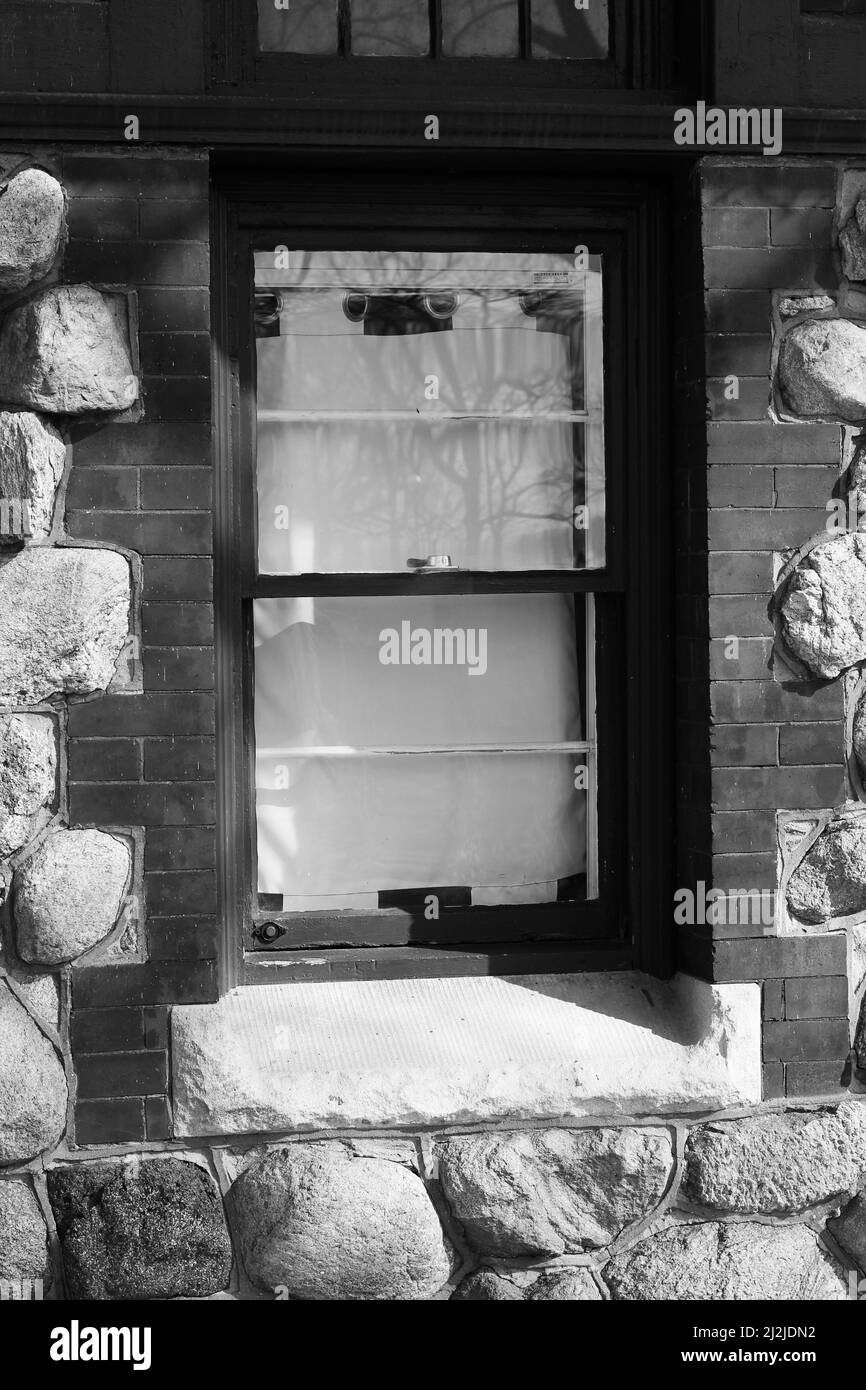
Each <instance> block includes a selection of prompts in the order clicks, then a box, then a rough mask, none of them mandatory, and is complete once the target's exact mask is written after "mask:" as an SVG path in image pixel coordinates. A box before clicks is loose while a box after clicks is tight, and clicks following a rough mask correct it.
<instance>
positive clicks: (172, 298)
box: [138, 287, 210, 333]
mask: <svg viewBox="0 0 866 1390" xmlns="http://www.w3.org/2000/svg"><path fill="white" fill-rule="evenodd" d="M138 308H139V322H140V324H141V331H142V332H143V333H201V332H206V331H207V330H208V328H209V327H210V293H209V291H208V290H205V289H168V288H163V287H160V288H159V289H147V288H145V289H142V290H141V291H140V292H139V297H138Z"/></svg>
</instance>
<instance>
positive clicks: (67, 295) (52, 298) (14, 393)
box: [0, 285, 138, 415]
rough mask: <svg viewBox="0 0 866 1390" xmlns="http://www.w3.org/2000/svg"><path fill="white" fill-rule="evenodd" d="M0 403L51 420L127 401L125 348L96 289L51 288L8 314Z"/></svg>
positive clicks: (132, 394) (130, 387)
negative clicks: (41, 413) (38, 412)
mask: <svg viewBox="0 0 866 1390" xmlns="http://www.w3.org/2000/svg"><path fill="white" fill-rule="evenodd" d="M0 399H2V400H5V401H7V402H9V403H11V404H13V405H23V406H29V407H31V408H33V409H36V410H45V411H47V412H48V413H49V414H51V415H76V414H80V413H82V412H83V413H90V412H92V411H105V410H112V411H117V410H126V409H128V407H129V406H131V405H134V404H135V402H136V401H137V400H138V381H137V380H136V377H135V374H134V372H133V370H132V363H131V361H130V357H129V346H128V343H127V342H126V341H125V338H124V335H123V334H122V333H121V331H120V328H119V326H118V321H117V318H116V316H115V315H114V314H113V313H112V310H111V307H110V306H109V304H108V303H107V301H106V299H105V298H104V296H103V295H101V294H100V293H99V291H98V290H95V289H93V287H92V286H91V285H58V286H54V287H52V288H51V289H47V290H43V291H42V293H41V294H38V295H36V296H34V298H33V299H29V300H27V302H26V303H25V304H21V305H19V306H18V307H16V308H14V309H12V310H11V311H10V312H9V314H8V315H7V316H6V319H5V320H4V323H3V326H2V329H0Z"/></svg>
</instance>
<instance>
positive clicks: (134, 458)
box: [73, 422, 211, 472]
mask: <svg viewBox="0 0 866 1390" xmlns="http://www.w3.org/2000/svg"><path fill="white" fill-rule="evenodd" d="M73 444H74V448H73V456H74V460H75V463H74V467H73V472H74V471H75V469H76V468H81V467H88V468H100V467H125V468H140V467H143V466H145V465H147V464H151V465H159V466H160V467H169V466H171V467H174V466H181V467H185V466H194V465H196V464H198V465H209V463H210V449H211V446H210V429H209V427H208V426H207V425H184V424H148V423H146V422H141V423H139V424H137V425H136V426H135V428H134V429H130V427H129V425H102V426H99V427H98V428H94V426H93V425H87V426H84V427H83V431H82V433H81V434H80V435H78V434H76V433H75V432H73Z"/></svg>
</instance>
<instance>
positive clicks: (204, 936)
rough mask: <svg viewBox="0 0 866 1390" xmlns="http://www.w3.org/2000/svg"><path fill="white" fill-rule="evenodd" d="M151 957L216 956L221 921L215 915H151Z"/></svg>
mask: <svg viewBox="0 0 866 1390" xmlns="http://www.w3.org/2000/svg"><path fill="white" fill-rule="evenodd" d="M147 942H148V950H149V953H150V959H151V960H154V961H156V960H215V959H216V958H217V956H218V955H219V944H220V925H219V922H217V921H216V919H215V918H204V917H151V918H150V919H149V920H148V923H147Z"/></svg>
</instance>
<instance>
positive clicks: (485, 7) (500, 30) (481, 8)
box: [442, 0, 520, 58]
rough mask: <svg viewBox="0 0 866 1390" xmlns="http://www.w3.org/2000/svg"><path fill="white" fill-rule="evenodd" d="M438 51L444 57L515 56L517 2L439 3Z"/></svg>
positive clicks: (475, 0) (457, 0)
mask: <svg viewBox="0 0 866 1390" xmlns="http://www.w3.org/2000/svg"><path fill="white" fill-rule="evenodd" d="M442 52H443V54H444V55H445V56H446V57H448V58H514V57H517V56H518V55H519V53H520V27H519V6H518V3H517V0H442Z"/></svg>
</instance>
